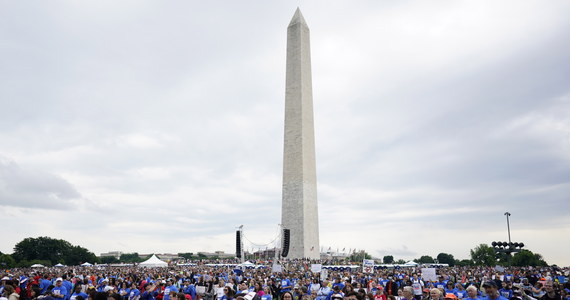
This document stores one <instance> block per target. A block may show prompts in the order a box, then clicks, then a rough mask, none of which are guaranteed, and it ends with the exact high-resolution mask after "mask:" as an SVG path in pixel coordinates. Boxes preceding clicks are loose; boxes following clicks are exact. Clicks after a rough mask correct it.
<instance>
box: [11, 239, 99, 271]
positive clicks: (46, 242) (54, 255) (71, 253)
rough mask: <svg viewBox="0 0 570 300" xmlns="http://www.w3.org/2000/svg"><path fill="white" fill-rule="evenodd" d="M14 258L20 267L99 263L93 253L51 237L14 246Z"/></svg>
mask: <svg viewBox="0 0 570 300" xmlns="http://www.w3.org/2000/svg"><path fill="white" fill-rule="evenodd" d="M12 257H13V258H14V259H15V260H16V261H17V262H18V265H27V263H29V262H32V261H43V262H44V263H43V264H47V265H54V264H57V263H64V264H67V265H78V264H80V263H82V262H86V261H91V262H97V261H98V260H97V257H96V256H95V254H93V253H92V252H89V251H88V250H87V249H85V248H83V247H80V246H73V245H71V244H70V243H69V242H68V241H64V240H58V239H52V238H50V237H38V238H25V239H23V240H22V241H20V242H19V243H17V244H16V246H14V253H13V254H12ZM24 262H26V263H25V264H24Z"/></svg>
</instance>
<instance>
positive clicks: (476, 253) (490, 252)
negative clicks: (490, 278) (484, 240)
mask: <svg viewBox="0 0 570 300" xmlns="http://www.w3.org/2000/svg"><path fill="white" fill-rule="evenodd" d="M469 252H470V254H471V259H472V260H473V264H475V265H476V266H493V265H495V263H496V259H495V250H494V249H493V248H492V247H491V246H489V245H487V244H480V245H479V246H477V247H475V248H474V249H471V250H470V251H469Z"/></svg>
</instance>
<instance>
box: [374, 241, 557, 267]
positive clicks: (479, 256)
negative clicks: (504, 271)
mask: <svg viewBox="0 0 570 300" xmlns="http://www.w3.org/2000/svg"><path fill="white" fill-rule="evenodd" d="M469 254H470V256H471V258H470V259H455V258H454V257H453V255H452V254H449V253H443V252H442V253H439V254H438V255H437V256H436V257H435V258H434V257H432V256H429V255H422V256H421V257H420V258H416V259H414V260H413V261H414V262H416V263H418V264H433V263H439V264H448V265H449V266H451V267H453V266H496V265H501V266H516V267H527V266H533V267H545V266H548V264H547V263H546V261H544V259H543V258H542V255H540V254H538V253H533V252H532V251H530V250H526V249H524V250H521V251H520V252H517V253H515V254H514V255H508V254H506V253H497V252H495V250H494V249H493V247H491V246H489V245H487V244H480V245H478V246H476V247H475V248H473V249H471V250H470V251H469ZM382 263H385V264H405V263H406V261H404V260H403V259H399V260H394V256H392V255H386V256H384V257H383V258H382Z"/></svg>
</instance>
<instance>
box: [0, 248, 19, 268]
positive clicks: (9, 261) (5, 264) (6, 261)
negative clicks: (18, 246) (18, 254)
mask: <svg viewBox="0 0 570 300" xmlns="http://www.w3.org/2000/svg"><path fill="white" fill-rule="evenodd" d="M15 266H16V261H15V260H14V258H12V256H11V255H10V254H3V253H2V252H0V268H1V269H5V268H13V267H15Z"/></svg>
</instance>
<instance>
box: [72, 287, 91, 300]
mask: <svg viewBox="0 0 570 300" xmlns="http://www.w3.org/2000/svg"><path fill="white" fill-rule="evenodd" d="M77 296H81V297H83V299H85V300H87V297H88V295H87V294H86V293H83V292H82V291H81V284H76V285H75V290H74V291H73V293H72V294H71V297H70V300H75V298H76V297H77Z"/></svg>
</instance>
